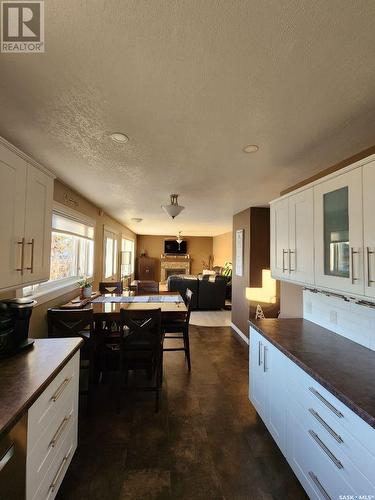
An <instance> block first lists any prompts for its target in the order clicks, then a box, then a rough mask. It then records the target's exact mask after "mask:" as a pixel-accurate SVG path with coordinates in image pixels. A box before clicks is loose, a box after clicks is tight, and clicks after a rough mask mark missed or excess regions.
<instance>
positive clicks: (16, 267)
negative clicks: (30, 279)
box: [0, 144, 27, 289]
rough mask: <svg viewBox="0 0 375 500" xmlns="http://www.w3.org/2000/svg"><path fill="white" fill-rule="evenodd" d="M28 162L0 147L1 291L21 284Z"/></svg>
mask: <svg viewBox="0 0 375 500" xmlns="http://www.w3.org/2000/svg"><path fill="white" fill-rule="evenodd" d="M26 169H27V163H26V162H25V161H24V160H23V159H22V158H20V157H19V156H17V155H16V154H14V153H13V152H12V151H10V150H9V149H7V148H6V147H5V146H3V145H2V144H0V234H1V245H0V288H1V289H6V288H11V287H14V286H17V285H20V284H21V283H22V279H23V276H22V273H23V271H21V269H22V252H23V248H22V247H23V236H24V225H25V220H24V218H25V189H26Z"/></svg>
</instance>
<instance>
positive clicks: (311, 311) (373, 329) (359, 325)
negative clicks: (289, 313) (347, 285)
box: [303, 290, 375, 351]
mask: <svg viewBox="0 0 375 500" xmlns="http://www.w3.org/2000/svg"><path fill="white" fill-rule="evenodd" d="M303 317H304V318H305V319H308V320H310V321H313V322H314V323H316V324H318V325H320V326H323V327H324V328H327V329H328V330H331V331H333V332H335V333H338V334H339V335H342V336H343V337H346V338H348V339H350V340H353V341H354V342H357V343H358V344H361V345H363V346H365V347H368V348H369V349H372V350H373V351H375V308H373V307H367V306H364V305H359V304H355V303H354V302H349V301H347V300H344V299H343V298H338V297H334V296H328V295H326V294H324V293H322V292H318V293H314V292H311V291H310V290H304V291H303Z"/></svg>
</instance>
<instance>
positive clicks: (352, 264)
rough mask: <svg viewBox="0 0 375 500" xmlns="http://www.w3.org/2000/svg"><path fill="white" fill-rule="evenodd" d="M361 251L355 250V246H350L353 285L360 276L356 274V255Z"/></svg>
mask: <svg viewBox="0 0 375 500" xmlns="http://www.w3.org/2000/svg"><path fill="white" fill-rule="evenodd" d="M358 254H359V252H358V250H354V248H353V247H350V263H351V268H352V285H354V284H355V282H356V281H358V278H356V277H355V276H354V255H358Z"/></svg>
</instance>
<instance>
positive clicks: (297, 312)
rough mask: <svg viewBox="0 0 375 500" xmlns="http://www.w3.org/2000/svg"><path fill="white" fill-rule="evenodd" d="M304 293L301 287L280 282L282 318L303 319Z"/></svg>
mask: <svg viewBox="0 0 375 500" xmlns="http://www.w3.org/2000/svg"><path fill="white" fill-rule="evenodd" d="M302 291H303V288H302V287H301V286H298V285H293V284H292V283H287V282H286V281H281V282H280V318H302V317H303V295H302Z"/></svg>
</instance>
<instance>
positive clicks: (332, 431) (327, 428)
mask: <svg viewBox="0 0 375 500" xmlns="http://www.w3.org/2000/svg"><path fill="white" fill-rule="evenodd" d="M309 412H310V413H311V415H312V416H313V417H314V418H315V419H316V420H317V421H318V422H319V423H320V424H321V425H322V426H323V427H324V428H325V430H326V431H327V432H329V434H331V436H332V437H333V438H334V439H336V441H337V442H338V443H343V442H344V440H343V439H342V437H341V436H340V435H339V434H337V432H335V431H334V430H333V429H332V427H330V426H329V425H328V424H327V422H326V421H325V420H323V419H322V417H321V416H320V415H319V413H318V412H317V411H315V410H313V408H309Z"/></svg>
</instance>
